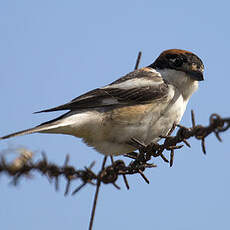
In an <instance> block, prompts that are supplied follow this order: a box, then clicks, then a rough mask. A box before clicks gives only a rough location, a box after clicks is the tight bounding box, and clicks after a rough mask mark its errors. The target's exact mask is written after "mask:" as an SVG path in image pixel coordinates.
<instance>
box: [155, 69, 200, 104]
mask: <svg viewBox="0 0 230 230" xmlns="http://www.w3.org/2000/svg"><path fill="white" fill-rule="evenodd" d="M157 71H158V72H159V73H160V74H161V76H162V78H163V79H165V80H166V81H168V82H169V83H170V84H172V85H173V86H175V87H176V88H177V89H178V90H179V91H180V92H181V94H182V96H183V98H184V100H188V99H189V98H190V97H191V96H192V94H193V93H194V92H195V91H196V90H197V89H198V81H196V80H193V79H192V78H190V77H189V76H188V75H187V74H186V73H184V72H182V71H177V70H173V69H157Z"/></svg>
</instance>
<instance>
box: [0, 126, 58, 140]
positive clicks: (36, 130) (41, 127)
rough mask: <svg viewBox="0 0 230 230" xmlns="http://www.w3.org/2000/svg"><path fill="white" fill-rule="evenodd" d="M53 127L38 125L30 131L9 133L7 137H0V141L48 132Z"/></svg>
mask: <svg viewBox="0 0 230 230" xmlns="http://www.w3.org/2000/svg"><path fill="white" fill-rule="evenodd" d="M53 128H55V127H53V125H48V124H47V125H39V126H36V127H34V128H31V129H25V130H22V131H19V132H16V133H11V134H9V135H6V136H3V137H0V140H3V139H8V138H11V137H17V136H22V135H26V134H32V133H37V132H42V131H48V130H49V129H53Z"/></svg>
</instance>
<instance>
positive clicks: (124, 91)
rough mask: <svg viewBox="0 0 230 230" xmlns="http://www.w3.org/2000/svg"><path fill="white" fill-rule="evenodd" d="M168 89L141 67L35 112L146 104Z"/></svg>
mask: <svg viewBox="0 0 230 230" xmlns="http://www.w3.org/2000/svg"><path fill="white" fill-rule="evenodd" d="M136 81H139V84H136ZM168 90H169V89H168V85H167V84H166V83H165V82H164V81H163V79H162V78H161V77H160V76H159V73H157V72H155V71H150V70H149V69H148V68H143V69H139V70H135V71H133V72H131V73H129V74H127V75H126V76H124V77H122V78H120V79H118V80H116V81H114V82H113V83H111V84H110V85H108V86H106V87H103V88H98V89H94V90H92V91H89V92H87V93H85V94H83V95H81V96H79V97H77V98H75V99H73V100H72V101H71V102H69V103H66V104H63V105H60V106H57V107H55V108H51V109H46V110H42V111H39V112H36V113H41V112H52V111H58V110H71V111H72V110H78V109H86V108H99V107H108V106H116V105H119V106H120V105H135V104H146V103H148V102H150V101H152V100H157V99H162V98H165V97H167V95H168Z"/></svg>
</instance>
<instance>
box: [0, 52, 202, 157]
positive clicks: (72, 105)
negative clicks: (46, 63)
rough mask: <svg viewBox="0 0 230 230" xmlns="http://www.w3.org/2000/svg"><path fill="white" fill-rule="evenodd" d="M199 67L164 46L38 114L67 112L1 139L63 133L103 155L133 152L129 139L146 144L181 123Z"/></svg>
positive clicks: (187, 55)
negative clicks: (144, 61)
mask: <svg viewBox="0 0 230 230" xmlns="http://www.w3.org/2000/svg"><path fill="white" fill-rule="evenodd" d="M203 71H204V65H203V63H202V61H201V59H200V58H199V57H197V56H196V55H195V54H193V53H191V52H189V51H186V50H179V49H171V50H166V51H164V52H162V53H161V54H160V56H159V57H158V58H157V59H156V60H155V61H154V62H153V63H152V64H151V65H149V66H147V67H144V68H141V69H138V70H135V71H133V72H131V73H129V74H127V75H125V76H123V77H121V78H119V79H118V80H116V81H114V82H112V83H111V84H109V85H107V86H105V87H102V88H97V89H94V90H92V91H89V92H87V93H85V94H83V95H81V96H79V97H77V98H75V99H73V100H72V101H70V102H69V103H66V104H64V105H60V106H57V107H54V108H51V109H46V110H42V111H39V112H37V113H42V112H52V111H59V110H69V112H67V113H65V114H64V115H62V116H60V117H58V118H56V119H54V120H51V121H48V122H45V123H42V124H40V125H38V126H36V127H34V128H31V129H26V130H23V131H20V132H16V133H13V134H10V135H7V136H3V137H1V138H0V139H7V138H10V137H15V136H20V135H24V134H31V133H56V134H68V135H73V136H75V137H79V138H82V139H83V141H84V142H85V143H86V144H87V145H88V146H91V147H93V148H95V149H96V150H97V151H98V152H100V153H102V154H105V155H119V154H125V153H129V152H131V151H134V150H135V147H134V146H132V145H130V140H131V139H132V138H135V139H137V140H139V141H141V142H142V143H145V144H146V145H148V144H150V143H151V142H157V141H159V140H160V136H166V135H167V134H168V133H169V131H170V130H171V129H172V127H173V125H174V124H178V123H179V122H180V120H181V118H182V116H183V114H184V111H185V109H186V106H187V103H188V101H189V99H190V97H191V95H192V94H193V93H194V92H195V91H196V90H197V88H198V81H202V80H204V78H203Z"/></svg>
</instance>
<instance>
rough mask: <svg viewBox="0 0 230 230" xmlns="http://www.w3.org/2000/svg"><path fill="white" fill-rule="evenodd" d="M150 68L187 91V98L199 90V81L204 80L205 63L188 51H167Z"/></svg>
mask: <svg viewBox="0 0 230 230" xmlns="http://www.w3.org/2000/svg"><path fill="white" fill-rule="evenodd" d="M149 67H150V68H154V69H156V70H157V71H158V72H160V73H161V75H162V77H163V78H164V79H166V80H168V81H169V82H171V83H172V84H173V85H175V86H177V87H178V88H180V89H181V90H183V91H185V92H184V93H185V94H186V95H185V96H186V97H187V96H190V94H192V93H193V92H194V91H195V90H196V89H197V88H198V81H203V80H204V77H203V72H204V65H203V62H202V61H201V59H200V58H199V57H198V56H196V55H195V54H193V53H191V52H189V51H186V50H180V49H170V50H166V51H164V52H162V53H161V54H160V56H159V57H158V58H157V59H156V60H155V61H154V62H153V64H151V65H150V66H149ZM187 94H188V95H187Z"/></svg>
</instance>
